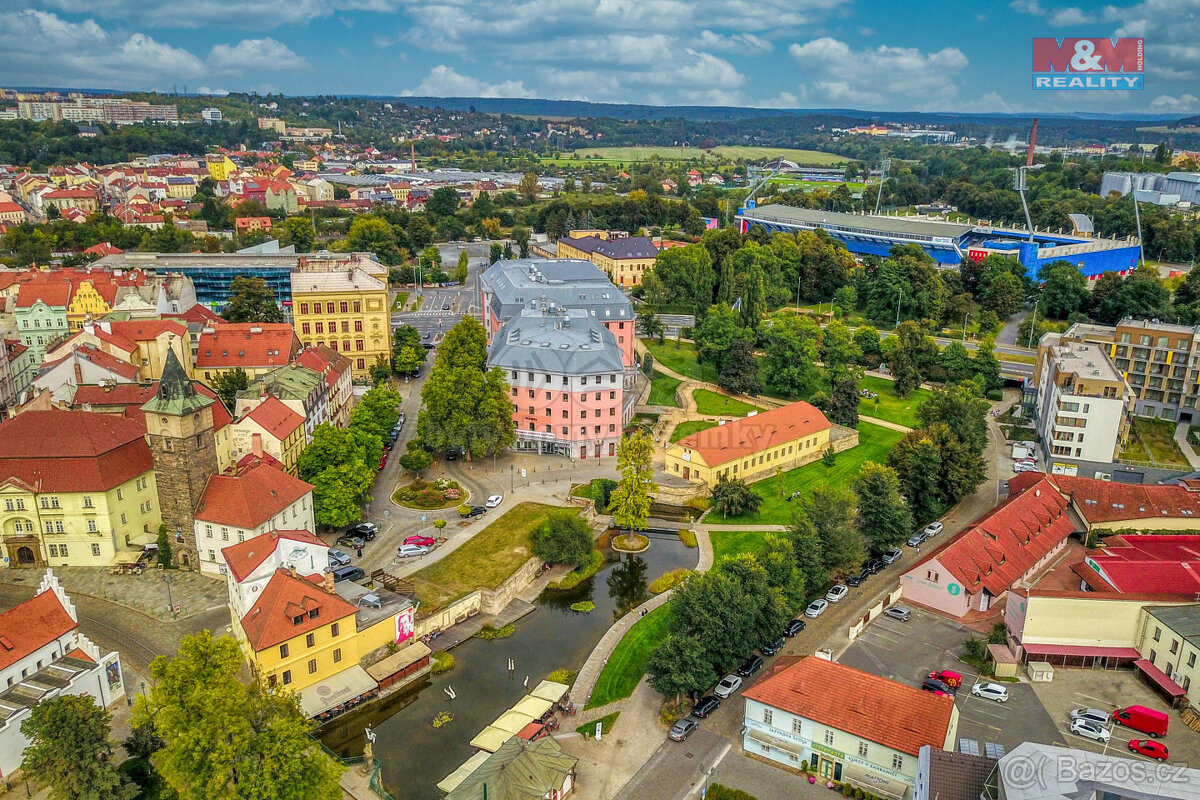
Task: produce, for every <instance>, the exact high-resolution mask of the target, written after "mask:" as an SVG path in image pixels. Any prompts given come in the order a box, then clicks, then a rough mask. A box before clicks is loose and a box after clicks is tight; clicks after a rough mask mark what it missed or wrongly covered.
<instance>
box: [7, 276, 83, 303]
mask: <svg viewBox="0 0 1200 800" xmlns="http://www.w3.org/2000/svg"><path fill="white" fill-rule="evenodd" d="M39 300H40V301H41V302H43V303H45V304H46V305H48V306H52V307H61V308H66V306H67V303H68V302H70V300H71V282H70V281H68V280H33V281H29V282H27V283H23V284H21V288H20V289H19V290H18V291H17V308H31V307H32V306H33V305H34V304H35V303H37V302H38V301H39Z"/></svg>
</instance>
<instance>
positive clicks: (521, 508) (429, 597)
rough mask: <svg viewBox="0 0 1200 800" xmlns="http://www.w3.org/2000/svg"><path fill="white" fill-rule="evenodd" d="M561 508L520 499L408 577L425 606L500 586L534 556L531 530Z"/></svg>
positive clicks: (431, 607)
mask: <svg viewBox="0 0 1200 800" xmlns="http://www.w3.org/2000/svg"><path fill="white" fill-rule="evenodd" d="M566 510H567V512H568V513H574V514H578V513H579V510H578V509H572V508H567V509H566ZM557 511H560V509H559V508H557V507H555V506H548V505H543V504H541V503H519V504H517V505H516V506H514V507H513V508H511V509H509V510H508V511H506V512H505V513H504V514H502V515H501V516H500V518H499V519H497V520H496V521H495V522H493V523H492V524H491V525H488V526H487V527H486V528H484V529H483V530H481V531H480V532H479V533H477V534H475V536H473V537H472V538H471V539H470V541H468V542H466V543H465V544H463V545H462V546H461V547H459V548H458V549H457V550H455V551H454V552H453V553H450V554H449V555H447V556H446V557H445V558H443V559H441V560H440V561H436V562H434V563H433V564H430V565H429V566H428V567H425V568H424V569H420V570H417V571H416V572H414V573H413V574H412V575H410V576H409V577H408V580H409V582H411V583H412V585H413V589H414V593H415V595H416V599H417V600H419V601H420V602H421V605H422V608H423V610H424V609H428V610H433V609H435V608H440V607H442V606H444V605H446V604H447V603H450V602H452V601H454V600H457V599H458V598H460V597H462V596H463V595H465V594H468V593H469V592H473V591H475V590H476V589H480V588H484V589H494V588H496V587H497V586H499V585H500V584H501V583H503V582H504V581H505V580H506V579H507V578H508V577H509V576H510V575H512V574H513V573H514V572H516V570H517V568H518V567H520V566H521V565H522V564H524V563H525V562H526V561H528V560H529V559H530V558H531V557H532V554H531V553H530V551H529V533H530V531H532V530H533V529H534V528H536V527H537V526H538V525H541V524H542V523H543V522H545V521H546V520H547V519H548V518H549V517H550V515H551V514H552V513H555V512H557Z"/></svg>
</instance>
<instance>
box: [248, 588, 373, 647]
mask: <svg viewBox="0 0 1200 800" xmlns="http://www.w3.org/2000/svg"><path fill="white" fill-rule="evenodd" d="M357 611H358V609H357V608H355V607H354V605H352V604H351V603H349V602H347V601H346V600H343V599H342V598H341V597H339V596H338V595H336V594H330V593H329V592H327V591H325V590H324V589H323V588H321V587H319V586H315V585H314V584H313V583H312V582H311V581H307V580H304V579H303V578H293V577H292V576H291V575H290V574H289V573H288V571H287V570H284V569H281V570H278V571H276V573H275V574H274V575H272V576H271V580H269V581H268V582H267V585H266V586H264V587H263V590H262V595H261V596H260V597H259V598H258V602H257V603H255V604H254V606H253V607H251V609H250V610H249V611H248V612H246V616H244V617H242V630H243V631H245V632H246V639H247V641H248V642H249V643H250V646H251V647H253V648H254V651H255V652H261V651H263V650H266V649H267V648H268V647H275V646H276V645H279V644H282V643H283V642H286V641H288V640H289V639H294V638H295V637H297V636H303V635H304V634H306V633H309V632H310V631H314V630H317V629H318V628H321V627H322V626H325V625H328V624H329V623H331V622H337V621H338V620H341V619H345V618H346V617H353V616H354V615H355V614H356V613H357ZM314 612H315V616H310V615H312V614H313V613H314ZM297 619H299V620H300V623H299V624H296V620H297Z"/></svg>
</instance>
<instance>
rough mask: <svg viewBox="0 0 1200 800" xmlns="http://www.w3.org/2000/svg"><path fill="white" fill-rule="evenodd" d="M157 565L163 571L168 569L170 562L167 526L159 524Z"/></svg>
mask: <svg viewBox="0 0 1200 800" xmlns="http://www.w3.org/2000/svg"><path fill="white" fill-rule="evenodd" d="M158 563H159V564H160V565H161V566H162V568H163V569H170V568H171V566H172V561H171V536H170V534H169V533H168V532H167V524H166V523H165V522H164V523H161V524H160V525H159V526H158Z"/></svg>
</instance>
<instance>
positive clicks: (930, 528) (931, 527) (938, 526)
mask: <svg viewBox="0 0 1200 800" xmlns="http://www.w3.org/2000/svg"><path fill="white" fill-rule="evenodd" d="M944 527H946V526H945V525H943V524H942V523H940V522H931V523H929V524H928V525H926V526H925V536H926V537H930V536H937V535H938V534H939V533H941V532H942V528H944Z"/></svg>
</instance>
